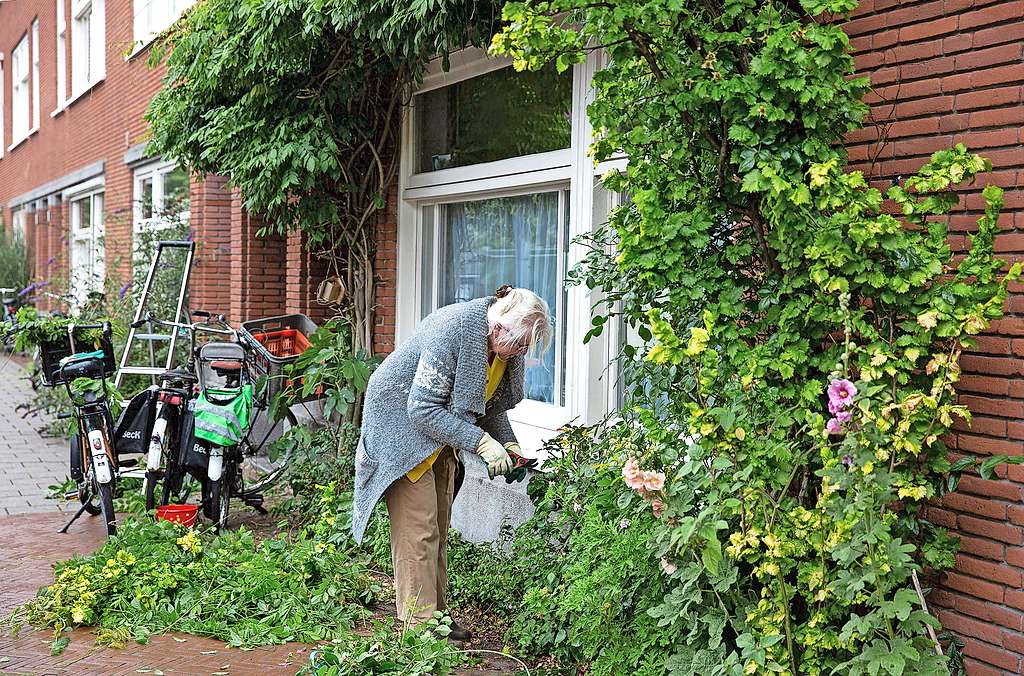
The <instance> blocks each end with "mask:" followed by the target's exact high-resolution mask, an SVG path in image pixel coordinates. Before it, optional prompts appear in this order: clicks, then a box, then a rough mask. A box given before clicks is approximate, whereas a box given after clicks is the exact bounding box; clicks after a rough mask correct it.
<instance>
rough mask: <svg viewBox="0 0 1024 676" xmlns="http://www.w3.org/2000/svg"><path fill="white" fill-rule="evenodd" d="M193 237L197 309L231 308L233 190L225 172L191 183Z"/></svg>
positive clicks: (192, 302)
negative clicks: (229, 294) (229, 292)
mask: <svg viewBox="0 0 1024 676" xmlns="http://www.w3.org/2000/svg"><path fill="white" fill-rule="evenodd" d="M190 192H191V210H190V211H191V216H190V221H189V223H190V225H191V227H192V238H193V240H194V241H195V242H196V255H195V260H194V262H193V265H192V276H191V280H190V284H189V304H190V306H191V309H193V310H207V311H208V312H225V313H226V312H227V311H228V305H229V302H230V301H229V297H228V288H229V287H230V285H231V191H230V189H229V188H228V185H227V179H226V178H224V177H223V176H208V177H207V178H206V180H205V181H198V180H195V179H193V180H192V182H191V185H190Z"/></svg>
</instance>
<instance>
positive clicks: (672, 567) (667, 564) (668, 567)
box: [661, 557, 679, 575]
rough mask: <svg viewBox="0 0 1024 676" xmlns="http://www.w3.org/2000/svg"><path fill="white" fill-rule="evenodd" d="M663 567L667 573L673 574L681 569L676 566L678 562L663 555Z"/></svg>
mask: <svg viewBox="0 0 1024 676" xmlns="http://www.w3.org/2000/svg"><path fill="white" fill-rule="evenodd" d="M661 569H662V571H664V572H665V574H666V575H671V574H672V573H674V572H676V571H677V570H679V567H678V566H676V564H674V563H672V562H671V561H669V560H668V559H666V558H665V557H661Z"/></svg>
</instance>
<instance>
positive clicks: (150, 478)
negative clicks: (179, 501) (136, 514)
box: [142, 469, 167, 513]
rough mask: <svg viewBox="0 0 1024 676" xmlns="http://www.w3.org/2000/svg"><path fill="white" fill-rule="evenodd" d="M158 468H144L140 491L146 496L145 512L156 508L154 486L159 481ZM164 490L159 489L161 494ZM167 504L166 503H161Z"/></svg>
mask: <svg viewBox="0 0 1024 676" xmlns="http://www.w3.org/2000/svg"><path fill="white" fill-rule="evenodd" d="M159 475H160V470H149V469H147V470H146V477H145V478H144V479H143V480H142V484H143V489H142V492H143V494H144V495H145V496H146V512H147V513H149V512H152V511H153V510H154V509H156V508H157V504H156V487H157V484H158V483H160V482H159ZM164 492H165V491H163V490H161V496H162V495H163V493H164ZM163 504H167V503H163Z"/></svg>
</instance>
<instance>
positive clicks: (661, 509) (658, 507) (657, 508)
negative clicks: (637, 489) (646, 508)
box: [651, 498, 665, 519]
mask: <svg viewBox="0 0 1024 676" xmlns="http://www.w3.org/2000/svg"><path fill="white" fill-rule="evenodd" d="M651 511H652V512H654V518H656V519H660V518H661V515H662V514H664V513H665V503H664V502H662V501H661V500H660V499H658V498H654V499H653V500H651Z"/></svg>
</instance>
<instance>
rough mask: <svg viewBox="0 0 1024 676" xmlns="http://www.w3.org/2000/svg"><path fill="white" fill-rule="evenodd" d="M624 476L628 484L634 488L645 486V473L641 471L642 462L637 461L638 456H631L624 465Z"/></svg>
mask: <svg viewBox="0 0 1024 676" xmlns="http://www.w3.org/2000/svg"><path fill="white" fill-rule="evenodd" d="M622 478H623V479H624V480H625V481H626V485H627V486H629V487H630V488H632V489H633V490H638V489H640V488H643V487H644V473H643V471H641V469H640V463H639V462H637V460H636V458H630V459H629V460H627V461H626V464H625V465H623V466H622Z"/></svg>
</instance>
